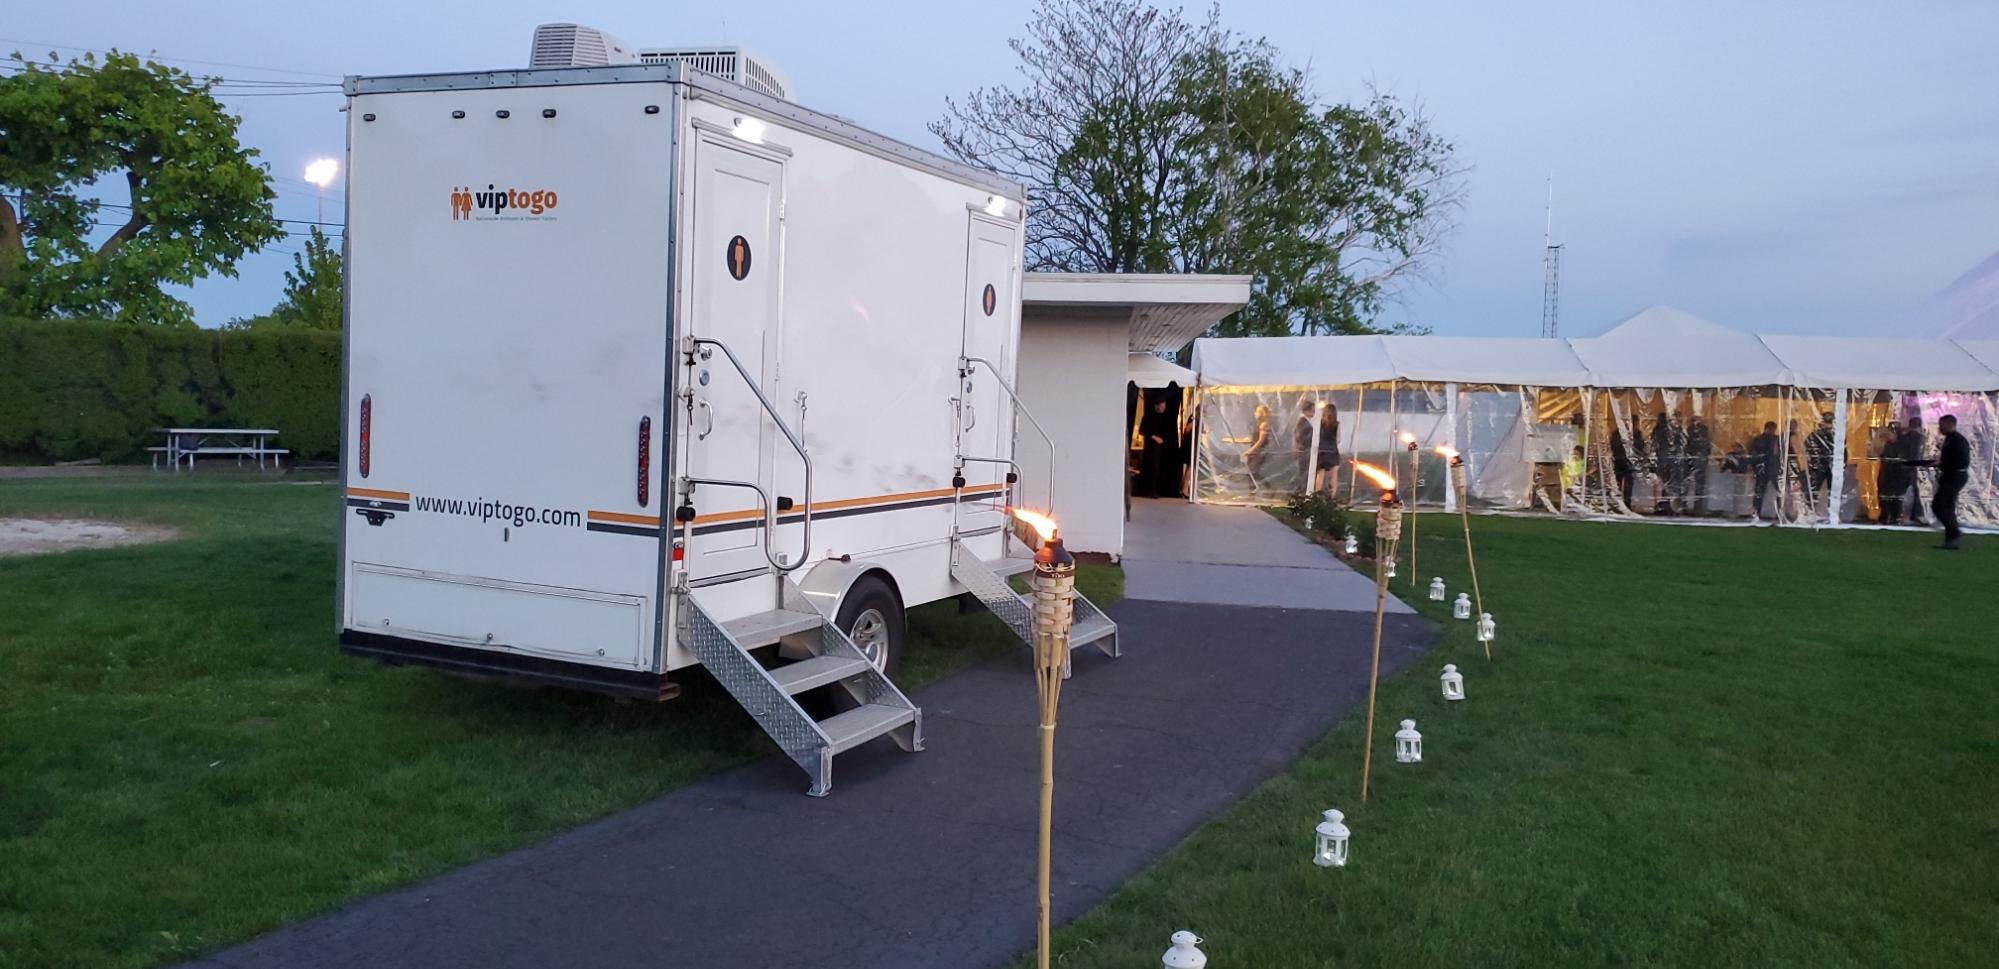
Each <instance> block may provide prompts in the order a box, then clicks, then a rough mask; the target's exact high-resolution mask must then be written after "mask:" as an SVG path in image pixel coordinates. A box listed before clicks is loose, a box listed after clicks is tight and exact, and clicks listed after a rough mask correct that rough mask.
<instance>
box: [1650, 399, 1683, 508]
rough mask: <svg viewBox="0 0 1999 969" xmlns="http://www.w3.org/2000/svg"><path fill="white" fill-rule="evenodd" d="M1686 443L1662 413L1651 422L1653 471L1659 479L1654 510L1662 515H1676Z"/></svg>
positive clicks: (1669, 419) (1677, 429)
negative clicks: (1656, 504) (1657, 503)
mask: <svg viewBox="0 0 1999 969" xmlns="http://www.w3.org/2000/svg"><path fill="white" fill-rule="evenodd" d="M1685 450H1686V443H1685V441H1684V439H1682V438H1681V436H1680V429H1679V428H1678V427H1676V426H1674V424H1673V422H1672V420H1671V418H1668V417H1667V416H1666V414H1665V412H1663V411H1662V412H1660V414H1659V419H1658V420H1656V421H1653V422H1652V468H1653V471H1654V473H1656V474H1657V475H1658V476H1659V506H1658V507H1657V508H1656V509H1654V510H1655V511H1656V512H1657V513H1659V514H1661V515H1668V514H1674V513H1676V512H1678V511H1679V504H1680V483H1681V479H1682V478H1683V477H1685V475H1684V474H1683V473H1682V472H1683V469H1682V468H1681V464H1682V460H1681V459H1682V457H1683V454H1682V452H1683V451H1685Z"/></svg>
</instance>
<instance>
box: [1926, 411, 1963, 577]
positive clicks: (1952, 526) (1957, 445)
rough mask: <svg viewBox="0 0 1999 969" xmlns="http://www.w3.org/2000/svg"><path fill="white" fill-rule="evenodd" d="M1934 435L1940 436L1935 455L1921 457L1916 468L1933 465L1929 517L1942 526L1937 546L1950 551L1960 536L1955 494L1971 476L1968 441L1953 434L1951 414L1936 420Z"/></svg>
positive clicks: (1954, 425) (1953, 425) (1953, 423)
mask: <svg viewBox="0 0 1999 969" xmlns="http://www.w3.org/2000/svg"><path fill="white" fill-rule="evenodd" d="M1937 432H1938V433H1940V434H1942V435H1943V438H1942V439H1941V440H1939V441H1938V442H1937V456H1936V457H1935V458H1934V459H1931V458H1924V459H1922V460H1921V461H1919V462H1917V466H1918V467H1928V466H1930V465H1935V466H1936V469H1937V493H1936V496H1935V497H1933V498H1931V499H1930V514H1932V515H1935V516H1936V517H1937V523H1938V524H1940V525H1942V526H1943V544H1942V545H1939V546H1937V547H1938V548H1943V549H1948V550H1950V551H1953V552H1954V551H1956V550H1957V547H1958V541H1959V540H1960V539H1962V538H1963V537H1964V530H1963V529H1961V528H1959V527H1957V493H1958V492H1960V491H1963V490H1964V483H1965V482H1966V481H1967V480H1969V479H1970V477H1971V442H1970V441H1967V440H1965V438H1964V435H1962V434H1959V433H1958V432H1957V417H1956V416H1954V415H1951V414H1945V415H1944V416H1942V417H1939V418H1937Z"/></svg>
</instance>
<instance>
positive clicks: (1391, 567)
mask: <svg viewBox="0 0 1999 969" xmlns="http://www.w3.org/2000/svg"><path fill="white" fill-rule="evenodd" d="M1381 574H1383V575H1385V576H1387V577H1389V578H1391V579H1392V578H1395V556H1393V555H1391V556H1389V557H1388V567H1387V568H1386V569H1385V570H1384V571H1383V572H1382V573H1381Z"/></svg>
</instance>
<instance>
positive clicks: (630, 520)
mask: <svg viewBox="0 0 1999 969" xmlns="http://www.w3.org/2000/svg"><path fill="white" fill-rule="evenodd" d="M589 518H590V520H591V521H593V522H617V523H618V524H621V525H652V526H654V527H657V526H658V525H659V516H658V515H627V514H625V513H624V512H621V511H596V510H594V509H593V510H591V512H590V514H589Z"/></svg>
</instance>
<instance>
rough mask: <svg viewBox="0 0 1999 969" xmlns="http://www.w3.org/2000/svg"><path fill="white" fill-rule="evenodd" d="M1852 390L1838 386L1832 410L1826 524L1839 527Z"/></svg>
mask: <svg viewBox="0 0 1999 969" xmlns="http://www.w3.org/2000/svg"><path fill="white" fill-rule="evenodd" d="M1851 393H1852V391H1850V390H1848V389H1847V388H1845V387H1841V388H1839V404H1838V407H1837V409H1836V410H1834V411H1833V412H1832V444H1833V448H1834V451H1833V465H1832V495H1831V496H1830V497H1828V498H1827V499H1826V506H1825V517H1826V524H1828V525H1830V526H1832V527H1834V528H1839V527H1841V525H1842V524H1843V523H1842V522H1841V521H1840V520H1839V512H1840V506H1841V505H1844V504H1845V503H1846V405H1847V401H1848V399H1849V396H1848V395H1850V394H1851Z"/></svg>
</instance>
